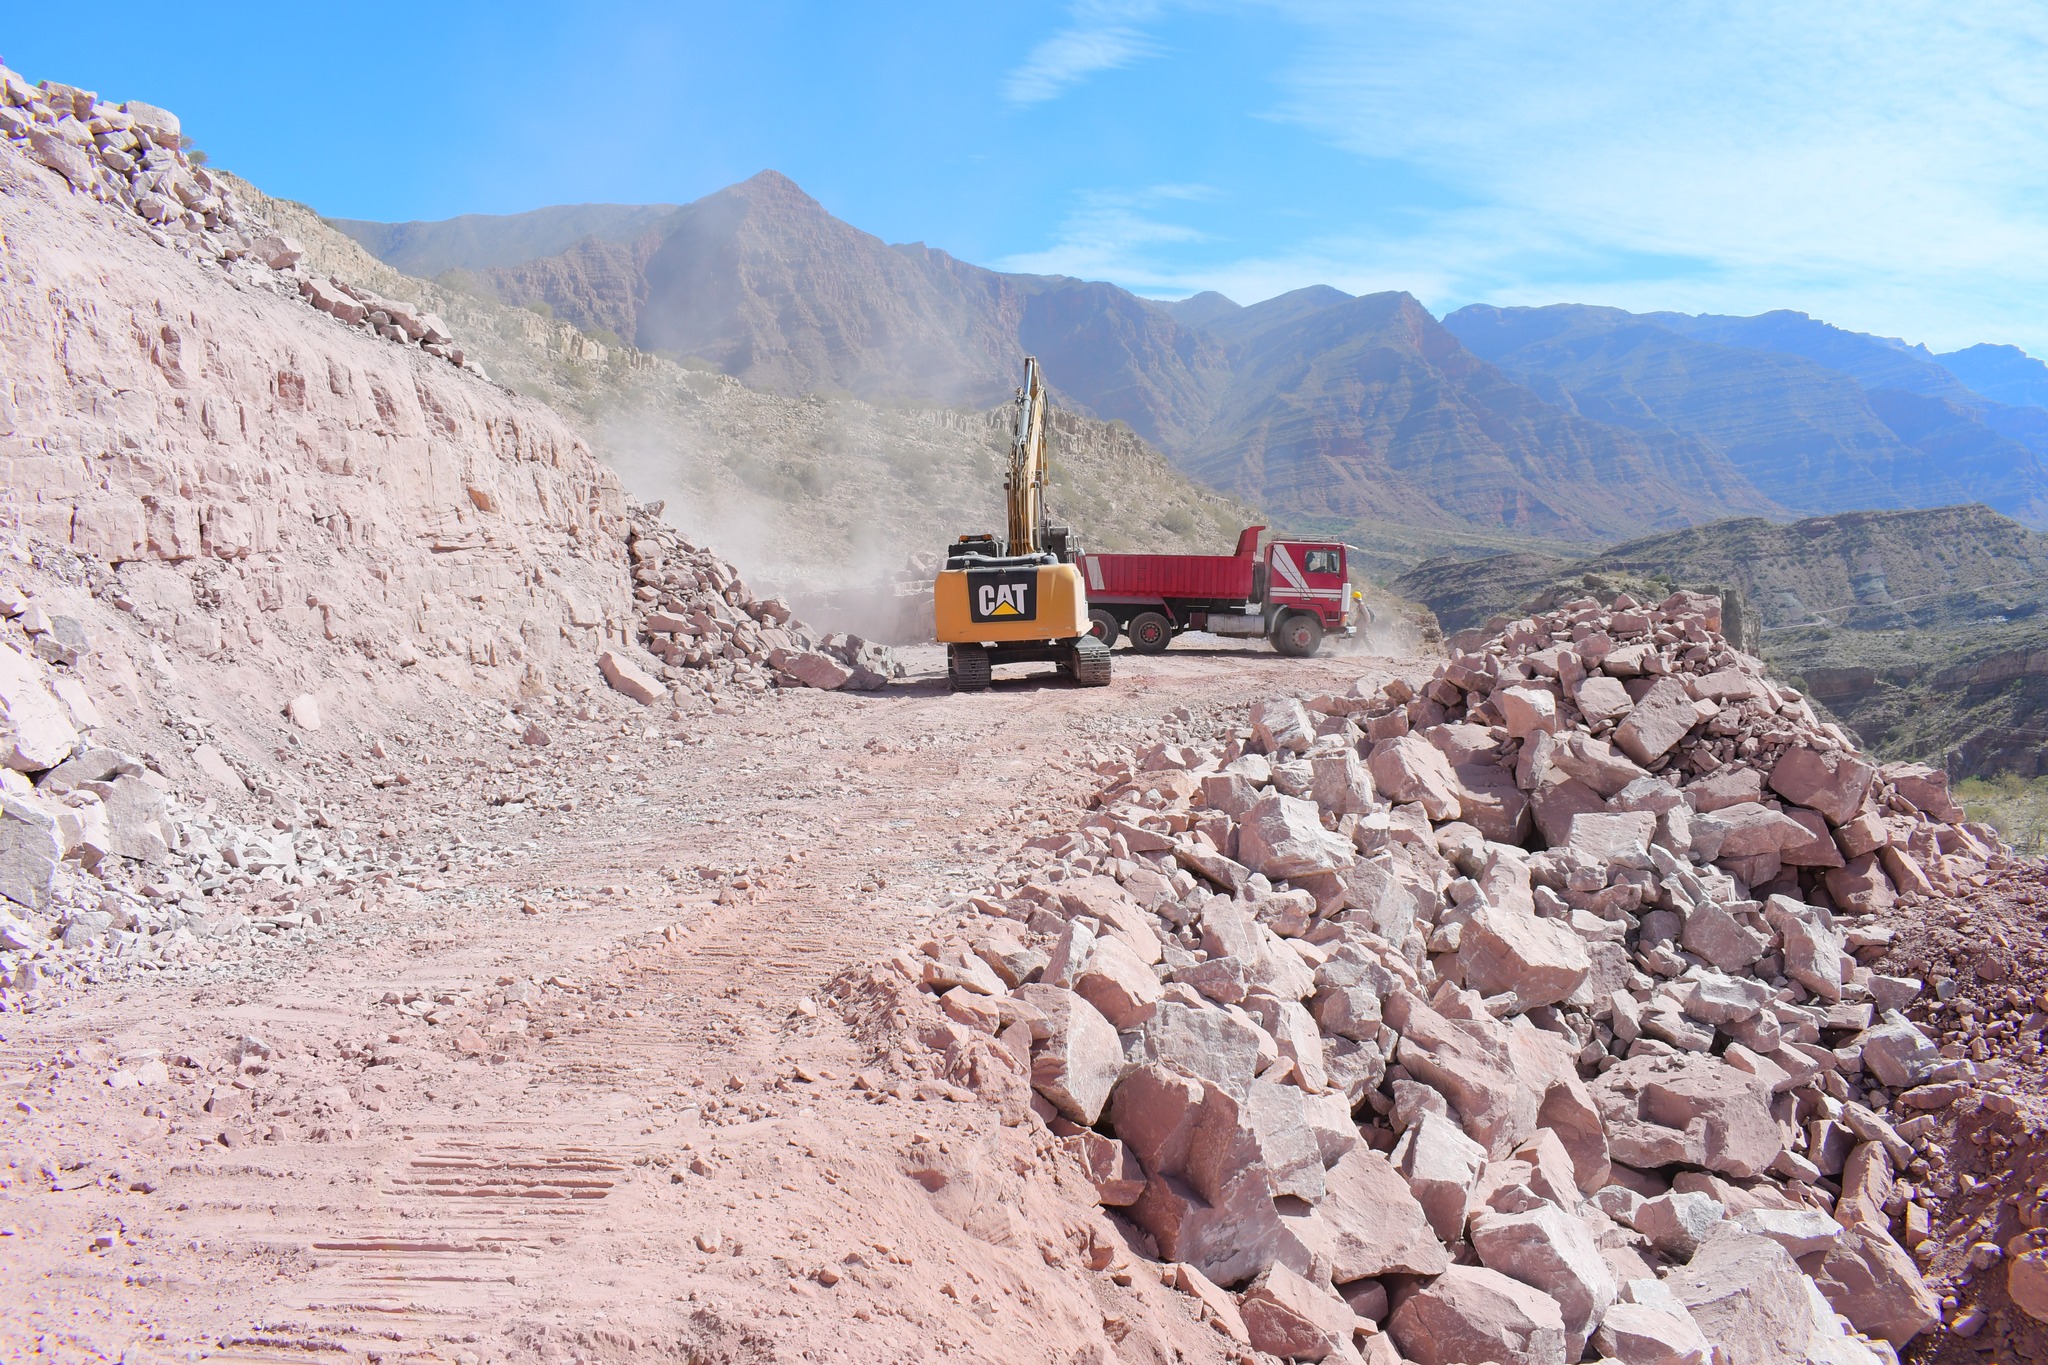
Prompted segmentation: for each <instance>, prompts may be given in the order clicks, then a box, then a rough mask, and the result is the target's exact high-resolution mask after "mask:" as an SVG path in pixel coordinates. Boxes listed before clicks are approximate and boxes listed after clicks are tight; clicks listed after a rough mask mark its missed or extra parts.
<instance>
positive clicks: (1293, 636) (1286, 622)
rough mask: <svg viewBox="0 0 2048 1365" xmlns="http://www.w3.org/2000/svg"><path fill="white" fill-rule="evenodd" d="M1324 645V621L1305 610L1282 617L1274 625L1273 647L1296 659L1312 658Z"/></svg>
mask: <svg viewBox="0 0 2048 1365" xmlns="http://www.w3.org/2000/svg"><path fill="white" fill-rule="evenodd" d="M1322 647H1323V623H1322V622H1321V621H1318V620H1317V619H1316V618H1315V617H1313V616H1310V615H1309V614H1308V613H1307V612H1305V611H1298V612H1295V613H1294V614H1293V615H1292V616H1283V617H1281V618H1280V624H1279V625H1276V626H1274V627H1273V648H1274V649H1276V650H1278V651H1279V652H1280V653H1282V654H1285V655H1287V656H1288V657H1290V658H1295V659H1310V658H1314V657H1315V652H1316V651H1317V650H1319V649H1321V648H1322Z"/></svg>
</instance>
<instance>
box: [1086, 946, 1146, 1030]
mask: <svg viewBox="0 0 2048 1365" xmlns="http://www.w3.org/2000/svg"><path fill="white" fill-rule="evenodd" d="M1073 989H1074V992H1075V994H1077V995H1079V996H1080V997H1081V998H1082V999H1083V1000H1086V1001H1087V1002H1088V1003H1089V1004H1091V1005H1093V1006H1095V1008H1096V1009H1097V1010H1099V1011H1101V1013H1102V1017H1103V1018H1105V1019H1107V1020H1109V1022H1110V1025H1111V1026H1112V1027H1113V1028H1115V1029H1116V1030H1117V1031H1118V1032H1122V1031H1123V1030H1125V1029H1128V1028H1136V1027H1137V1026H1138V1025H1140V1024H1142V1023H1144V1022H1145V1021H1146V1020H1147V1019H1150V1018H1151V1017H1152V1014H1153V1011H1154V1010H1155V1009H1157V1008H1158V1005H1159V1001H1160V999H1161V997H1162V994H1163V992H1162V990H1161V987H1160V985H1159V978H1158V977H1156V976H1154V975H1153V974H1152V969H1151V968H1150V967H1148V966H1146V965H1145V963H1144V962H1143V961H1142V960H1141V959H1140V958H1139V957H1138V955H1137V954H1136V953H1134V952H1132V951H1131V950H1130V948H1129V947H1128V946H1126V945H1125V944H1124V942H1123V941H1122V940H1121V939H1117V938H1114V937H1108V938H1099V939H1097V940H1096V941H1095V945H1094V950H1093V951H1092V952H1090V953H1089V954H1088V960H1087V963H1086V965H1084V966H1083V967H1082V968H1081V971H1080V973H1079V974H1078V975H1077V976H1076V977H1075V978H1074V987H1073Z"/></svg>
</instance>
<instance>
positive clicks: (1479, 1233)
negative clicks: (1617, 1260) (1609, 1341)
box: [1471, 1206, 1618, 1359]
mask: <svg viewBox="0 0 2048 1365" xmlns="http://www.w3.org/2000/svg"><path fill="white" fill-rule="evenodd" d="M1471 1237H1472V1249H1473V1250H1474V1251H1475V1252H1477V1253H1478V1254H1479V1259H1480V1261H1481V1262H1482V1263H1483V1264H1484V1265H1486V1267H1487V1268H1488V1269H1490V1270H1498V1271H1500V1272H1501V1273H1502V1274H1504V1275H1508V1276H1512V1277H1513V1278H1515V1279H1517V1280H1520V1281H1521V1282H1522V1283H1524V1284H1526V1285H1530V1286H1533V1287H1534V1288H1536V1289H1540V1290H1542V1291H1543V1292H1544V1293H1545V1294H1547V1295H1549V1296H1550V1297H1551V1298H1552V1299H1554V1300H1556V1301H1557V1306H1558V1309H1559V1311H1560V1312H1561V1313H1562V1315H1563V1319H1564V1332H1565V1353H1566V1356H1567V1358H1570V1359H1576V1358H1577V1357H1578V1355H1579V1352H1580V1351H1581V1350H1583V1349H1584V1347H1585V1344H1586V1338H1588V1337H1589V1336H1591V1335H1592V1334H1593V1327H1594V1325H1595V1324H1596V1323H1598V1322H1599V1321H1600V1315H1601V1314H1602V1313H1604V1312H1606V1311H1607V1308H1608V1305H1609V1304H1612V1303H1613V1302H1614V1299H1615V1295H1616V1293H1617V1292H1618V1287H1617V1286H1616V1285H1615V1283H1614V1276H1613V1274H1612V1273H1611V1272H1610V1271H1609V1270H1608V1269H1607V1263H1606V1262H1605V1261H1604V1260H1602V1259H1601V1256H1600V1245H1599V1243H1597V1242H1596V1241H1594V1240H1593V1234H1592V1233H1591V1232H1590V1231H1588V1230H1587V1228H1586V1225H1585V1224H1584V1223H1582V1222H1580V1221H1579V1220H1578V1219H1577V1218H1575V1217H1573V1216H1572V1215H1571V1214H1568V1213H1566V1212H1565V1211H1564V1210H1562V1209H1557V1208H1550V1207H1547V1206H1546V1207H1542V1208H1535V1209H1531V1210H1529V1211H1528V1212H1526V1213H1494V1212H1491V1211H1488V1212H1484V1213H1479V1214H1477V1215H1475V1216H1474V1217H1473V1219H1472V1224H1471Z"/></svg>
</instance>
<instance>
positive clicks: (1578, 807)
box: [1529, 774, 1607, 848]
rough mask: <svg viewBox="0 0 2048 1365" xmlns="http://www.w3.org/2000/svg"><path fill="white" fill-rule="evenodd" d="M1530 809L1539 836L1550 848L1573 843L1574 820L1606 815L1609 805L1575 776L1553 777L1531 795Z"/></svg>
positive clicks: (1555, 775)
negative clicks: (1569, 842)
mask: <svg viewBox="0 0 2048 1365" xmlns="http://www.w3.org/2000/svg"><path fill="white" fill-rule="evenodd" d="M1529 807H1530V812H1531V814H1532V815H1533V816H1534V817H1535V821H1536V830H1537V833H1539V834H1541V835H1542V836H1543V843H1544V845H1545V846H1546V847H1548V848H1561V847H1563V846H1564V844H1565V843H1566V842H1567V841H1568V840H1570V838H1571V834H1572V821H1573V820H1574V819H1576V818H1577V817H1579V816H1581V815H1591V814H1596V813H1600V812H1604V811H1605V810H1606V809H1607V802H1606V801H1605V800H1604V799H1603V798H1602V797H1601V795H1600V793H1598V792H1596V791H1594V790H1593V789H1592V788H1591V787H1589V786H1587V785H1586V784H1585V783H1583V782H1581V781H1579V780H1578V779H1577V778H1575V777H1564V776H1563V775H1562V774H1554V775H1553V778H1552V780H1550V781H1547V782H1544V783H1543V784H1542V785H1540V786H1538V787H1537V788H1536V789H1535V791H1533V792H1532V793H1530V798H1529Z"/></svg>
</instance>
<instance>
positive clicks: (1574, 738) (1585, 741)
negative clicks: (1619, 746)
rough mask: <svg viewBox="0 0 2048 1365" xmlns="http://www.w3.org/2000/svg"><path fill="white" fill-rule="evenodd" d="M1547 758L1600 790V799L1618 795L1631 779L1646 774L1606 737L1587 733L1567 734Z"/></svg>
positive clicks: (1635, 779) (1637, 779)
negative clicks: (1596, 737)
mask: <svg viewBox="0 0 2048 1365" xmlns="http://www.w3.org/2000/svg"><path fill="white" fill-rule="evenodd" d="M1550 761H1551V762H1552V763H1553V764H1554V765H1556V766H1557V767H1558V768H1560V769H1562V770H1563V771H1564V772H1566V773H1568V774H1569V775H1571V776H1572V777H1575V778H1577V779H1578V780H1579V781H1581V782H1583V783H1585V784H1586V785H1587V786H1588V787H1591V788H1592V789H1593V790H1594V791H1595V792H1597V793H1599V795H1600V799H1601V800H1603V801H1604V800H1607V799H1608V798H1610V797H1613V796H1618V795H1619V794H1620V793H1621V792H1622V791H1623V790H1624V789H1625V788H1626V787H1627V786H1628V785H1629V784H1630V783H1631V782H1638V781H1641V780H1642V779H1643V778H1645V777H1648V776H1649V774H1648V773H1647V772H1645V771H1644V770H1643V769H1642V768H1641V767H1640V766H1638V765H1637V764H1636V763H1634V762H1633V761H1631V760H1630V759H1629V758H1628V757H1627V756H1626V755H1624V754H1620V753H1617V752H1615V748H1614V746H1613V745H1611V744H1609V743H1608V742H1607V741H1606V740H1604V739H1595V738H1593V737H1592V736H1591V735H1586V734H1573V735H1569V736H1566V737H1565V739H1564V740H1562V741H1561V742H1560V743H1559V744H1558V745H1557V746H1556V748H1555V749H1553V750H1552V751H1551V756H1550Z"/></svg>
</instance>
